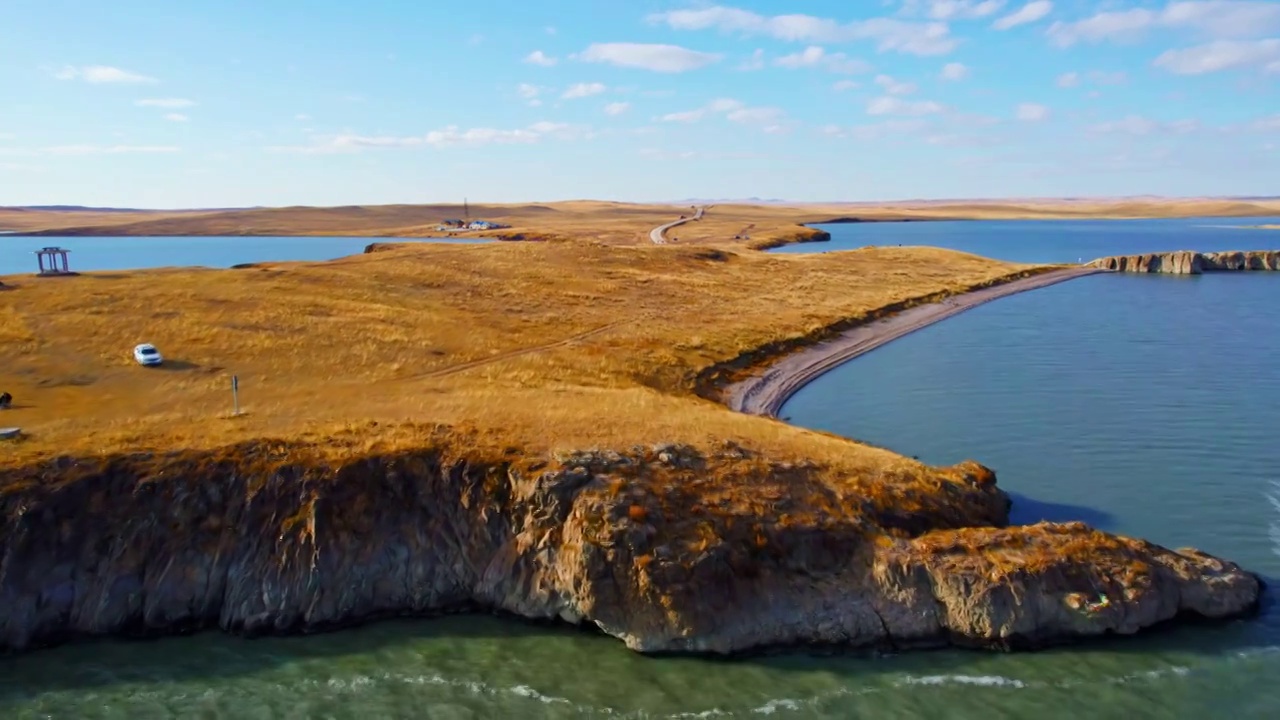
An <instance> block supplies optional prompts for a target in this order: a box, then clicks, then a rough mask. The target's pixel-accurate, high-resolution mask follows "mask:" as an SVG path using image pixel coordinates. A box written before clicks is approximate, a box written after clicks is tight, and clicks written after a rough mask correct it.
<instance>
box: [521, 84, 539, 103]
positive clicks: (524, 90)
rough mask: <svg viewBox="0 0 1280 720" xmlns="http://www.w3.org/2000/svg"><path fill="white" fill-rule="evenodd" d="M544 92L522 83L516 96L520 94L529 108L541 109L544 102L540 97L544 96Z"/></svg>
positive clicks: (535, 86) (534, 86)
mask: <svg viewBox="0 0 1280 720" xmlns="http://www.w3.org/2000/svg"><path fill="white" fill-rule="evenodd" d="M542 91H543V88H541V87H538V86H537V85H531V84H529V83H520V84H519V85H517V86H516V94H518V95H519V96H520V98H521V99H522V100H524V101H525V104H526V105H528V106H529V107H539V106H541V105H542V100H541V99H540V98H539V97H538V96H539V95H541V94H542Z"/></svg>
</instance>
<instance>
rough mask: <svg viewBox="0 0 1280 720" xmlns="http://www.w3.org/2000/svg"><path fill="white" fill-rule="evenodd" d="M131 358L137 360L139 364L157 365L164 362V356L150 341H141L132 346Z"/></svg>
mask: <svg viewBox="0 0 1280 720" xmlns="http://www.w3.org/2000/svg"><path fill="white" fill-rule="evenodd" d="M133 359H134V360H137V361H138V364H139V365H159V364H160V363H162V362H164V358H163V357H161V356H160V351H159V350H157V349H156V346H155V345H152V344H151V343H142V344H141V345H139V346H138V347H136V348H134V349H133Z"/></svg>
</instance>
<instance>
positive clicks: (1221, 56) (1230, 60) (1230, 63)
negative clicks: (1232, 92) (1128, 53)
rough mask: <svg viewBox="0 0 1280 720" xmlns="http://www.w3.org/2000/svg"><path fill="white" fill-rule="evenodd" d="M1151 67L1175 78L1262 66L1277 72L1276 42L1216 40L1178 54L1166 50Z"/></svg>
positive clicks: (1279, 42)
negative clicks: (1166, 72)
mask: <svg viewBox="0 0 1280 720" xmlns="http://www.w3.org/2000/svg"><path fill="white" fill-rule="evenodd" d="M1153 64H1154V65H1155V66H1156V67H1158V68H1163V69H1165V70H1168V71H1169V72H1171V73H1174V74H1176V75H1203V74H1205V73H1212V72H1218V71H1221V70H1229V69H1233V68H1240V67H1251V66H1264V65H1265V66H1266V70H1267V72H1280V39H1276V38H1272V39H1268V40H1218V41H1215V42H1211V43H1208V44H1205V45H1198V46H1196V47H1190V48H1184V49H1181V50H1167V51H1165V52H1163V53H1161V54H1160V56H1159V57H1157V58H1156V59H1155V61H1154V63H1153Z"/></svg>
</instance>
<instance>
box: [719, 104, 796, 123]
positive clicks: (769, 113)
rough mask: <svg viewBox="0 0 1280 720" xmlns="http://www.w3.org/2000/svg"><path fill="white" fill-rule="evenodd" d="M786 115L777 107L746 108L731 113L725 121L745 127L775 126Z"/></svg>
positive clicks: (726, 116)
mask: <svg viewBox="0 0 1280 720" xmlns="http://www.w3.org/2000/svg"><path fill="white" fill-rule="evenodd" d="M784 115H785V113H784V112H782V110H780V109H779V108H775V107H744V108H739V109H737V110H732V111H730V112H729V113H728V114H726V115H725V119H727V120H728V121H729V122H736V123H742V124H744V125H773V124H776V123H777V122H779V121H780V120H782V118H783V116H784Z"/></svg>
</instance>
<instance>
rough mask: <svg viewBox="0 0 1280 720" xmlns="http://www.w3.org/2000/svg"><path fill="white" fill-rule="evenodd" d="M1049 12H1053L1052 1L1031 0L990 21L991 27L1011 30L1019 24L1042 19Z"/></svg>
mask: <svg viewBox="0 0 1280 720" xmlns="http://www.w3.org/2000/svg"><path fill="white" fill-rule="evenodd" d="M1051 12H1053V3H1052V2H1049V0H1032V2H1029V3H1027V4H1026V5H1023V6H1022V7H1021V8H1018V9H1017V10H1016V11H1014V12H1011V13H1009V14H1008V15H1005V16H1004V17H1002V18H999V19H997V20H996V21H995V22H993V23H991V27H993V28H995V29H997V30H1011V29H1013V28H1016V27H1018V26H1019V25H1026V24H1028V23H1033V22H1036V21H1038V20H1042V19H1044V17H1045V16H1047V15H1048V14H1049V13H1051Z"/></svg>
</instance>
